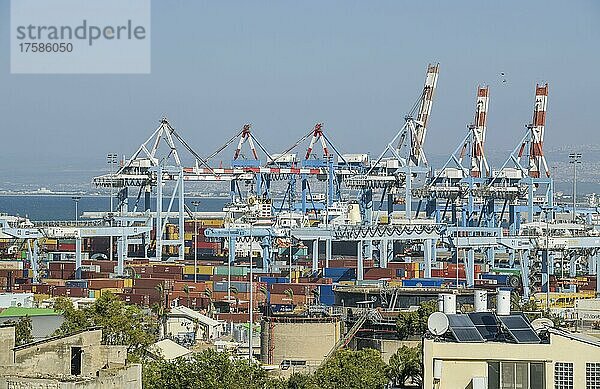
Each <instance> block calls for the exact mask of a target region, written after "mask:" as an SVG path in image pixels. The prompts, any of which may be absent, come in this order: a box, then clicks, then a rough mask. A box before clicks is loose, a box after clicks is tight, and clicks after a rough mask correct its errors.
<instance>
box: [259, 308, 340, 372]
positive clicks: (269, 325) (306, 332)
mask: <svg viewBox="0 0 600 389" xmlns="http://www.w3.org/2000/svg"><path fill="white" fill-rule="evenodd" d="M269 320H270V321H265V320H263V323H262V333H261V340H262V343H261V360H262V361H263V362H264V363H268V364H274V365H278V364H280V363H281V361H283V360H284V359H289V360H297V361H306V362H307V363H308V364H318V363H320V362H321V361H322V360H323V359H324V358H325V356H326V355H327V354H328V353H329V351H330V350H331V348H332V347H333V346H334V345H335V343H336V342H337V341H338V340H339V339H340V336H341V330H342V325H341V322H340V321H339V320H332V319H322V320H321V319H300V320H294V319H287V320H284V319H274V318H269Z"/></svg>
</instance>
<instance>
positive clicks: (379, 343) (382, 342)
mask: <svg viewBox="0 0 600 389" xmlns="http://www.w3.org/2000/svg"><path fill="white" fill-rule="evenodd" d="M353 344H354V345H355V346H356V347H355V348H356V349H358V350H361V349H363V348H372V349H375V350H378V351H379V352H380V353H381V358H382V359H383V360H384V361H385V363H388V362H389V361H390V357H391V356H392V355H393V354H395V353H396V351H398V349H399V348H400V347H402V346H407V347H419V346H421V341H420V340H393V339H370V338H356V337H355V338H354V340H353ZM351 346H352V343H351ZM351 348H353V347H351Z"/></svg>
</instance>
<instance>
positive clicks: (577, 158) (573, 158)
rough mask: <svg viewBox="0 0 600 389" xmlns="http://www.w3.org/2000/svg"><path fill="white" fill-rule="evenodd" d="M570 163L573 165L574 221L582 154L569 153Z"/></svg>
mask: <svg viewBox="0 0 600 389" xmlns="http://www.w3.org/2000/svg"><path fill="white" fill-rule="evenodd" d="M569 163H570V164H572V165H573V222H575V220H576V216H575V207H576V205H577V165H580V164H581V154H580V153H571V154H569Z"/></svg>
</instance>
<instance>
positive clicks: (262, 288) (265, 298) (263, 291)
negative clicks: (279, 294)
mask: <svg viewBox="0 0 600 389" xmlns="http://www.w3.org/2000/svg"><path fill="white" fill-rule="evenodd" d="M258 291H259V292H260V293H261V294H262V295H263V296H264V298H263V301H265V302H266V301H267V296H268V294H269V293H268V292H267V287H266V286H264V285H262V286H261V287H260V288H259V289H258Z"/></svg>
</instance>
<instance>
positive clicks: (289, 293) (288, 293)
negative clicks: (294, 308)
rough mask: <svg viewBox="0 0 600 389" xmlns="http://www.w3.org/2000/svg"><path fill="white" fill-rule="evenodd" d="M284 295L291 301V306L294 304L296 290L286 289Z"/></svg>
mask: <svg viewBox="0 0 600 389" xmlns="http://www.w3.org/2000/svg"><path fill="white" fill-rule="evenodd" d="M283 294H285V295H286V297H287V298H288V300H290V304H292V305H293V304H294V290H293V289H292V288H289V289H286V290H284V291H283Z"/></svg>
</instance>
